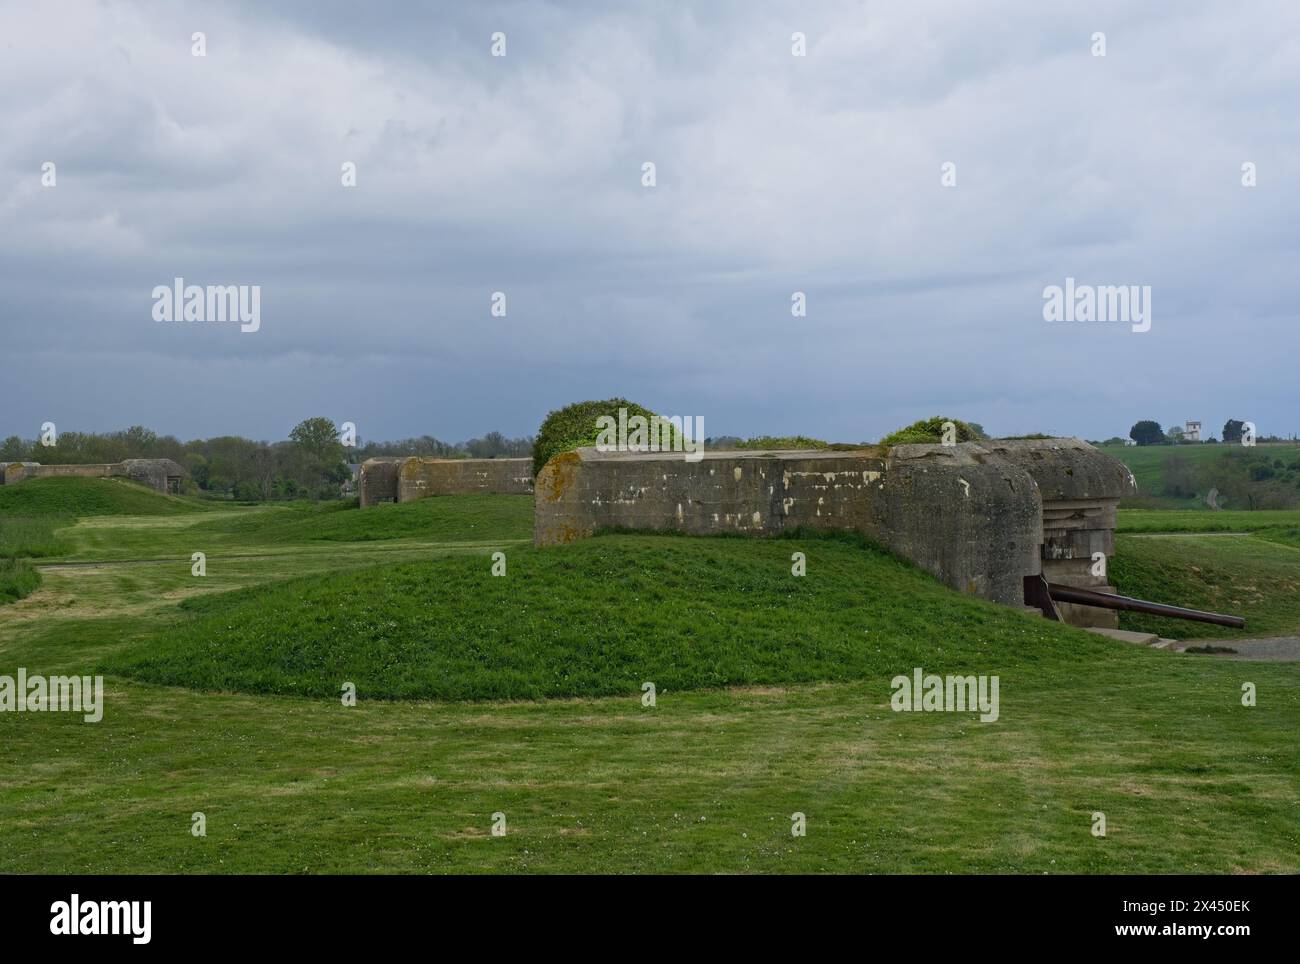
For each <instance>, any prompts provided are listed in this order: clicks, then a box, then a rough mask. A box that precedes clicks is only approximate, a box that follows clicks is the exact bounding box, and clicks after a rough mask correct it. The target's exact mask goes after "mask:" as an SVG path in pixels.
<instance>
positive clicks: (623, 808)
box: [0, 480, 1300, 873]
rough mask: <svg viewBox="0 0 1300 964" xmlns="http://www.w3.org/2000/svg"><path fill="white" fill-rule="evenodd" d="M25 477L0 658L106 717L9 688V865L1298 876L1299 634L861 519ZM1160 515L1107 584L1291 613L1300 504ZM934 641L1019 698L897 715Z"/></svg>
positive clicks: (1283, 617) (2, 807) (933, 651)
mask: <svg viewBox="0 0 1300 964" xmlns="http://www.w3.org/2000/svg"><path fill="white" fill-rule="evenodd" d="M79 481H81V482H83V483H84V482H88V481H89V480H79ZM90 484H94V483H93V482H91V483H90ZM38 485H39V483H38V482H27V483H23V484H22V485H20V486H17V487H15V488H14V489H13V491H15V492H20V491H21V490H22V489H24V488H27V487H29V486H30V487H31V488H29V489H28V492H27V493H25V494H24V495H23V498H22V500H21V509H22V513H21V515H20V514H19V513H18V512H17V511H16V510H15V508H14V505H15V504H16V503H17V502H18V499H17V497H15V496H11V497H10V498H11V500H13V501H12V502H11V503H9V504H7V505H0V532H3V531H5V530H4V522H5V520H8V519H15V518H23V519H27V520H37V521H36V522H25V523H23V524H22V526H21V527H20V526H14V527H13V528H12V530H11V533H12V536H11V540H12V541H11V546H12V547H13V549H12V551H13V555H15V556H16V557H17V558H19V559H20V560H22V561H23V564H24V566H35V567H39V569H40V571H41V576H42V580H43V581H42V583H41V585H40V587H39V588H37V589H35V591H33V592H31V594H30V595H27V596H26V598H22V599H17V600H16V601H12V602H9V603H7V604H3V602H4V601H3V600H0V674H13V673H15V672H16V670H17V668H18V667H24V668H25V669H26V670H27V672H28V673H29V674H32V673H42V674H47V675H50V674H56V673H78V674H91V673H102V674H103V675H104V676H105V678H106V679H105V689H106V692H105V711H104V717H103V720H102V721H101V722H99V723H95V724H88V723H84V722H83V721H82V719H81V717H80V716H79V715H76V714H68V713H22V714H17V713H3V714H0V741H3V746H4V747H5V749H6V753H4V754H3V755H0V872H6V873H14V872H19V873H21V872H37V871H39V872H90V873H132V872H141V873H159V872H204V873H273V872H276V873H278V872H284V873H320V872H340V873H343V872H356V873H374V872H420V873H427V872H446V871H451V872H466V873H473V872H492V871H518V872H614V873H628V872H655V871H659V872H681V871H692V872H724V873H749V872H772V871H778V872H779V871H790V872H829V871H843V872H863V873H865V872H878V873H890V872H921V873H948V872H986V873H1009V872H1017V873H1107V872H1117V873H1138V872H1141V873H1173V872H1192V873H1296V872H1297V871H1300V741H1297V740H1296V738H1295V735H1296V733H1297V732H1298V731H1300V664H1297V663H1262V662H1255V663H1247V662H1240V661H1234V660H1230V659H1225V658H1222V657H1217V656H1193V655H1185V654H1175V653H1169V652H1163V651H1155V650H1149V649H1144V648H1137V647H1133V646H1131V645H1127V644H1124V643H1117V642H1112V641H1110V640H1106V639H1103V638H1100V637H1097V636H1094V635H1092V634H1088V633H1084V632H1082V631H1079V630H1075V629H1072V628H1069V627H1065V626H1061V625H1057V624H1052V623H1049V622H1047V621H1045V620H1042V619H1041V618H1038V617H1035V616H1031V615H1027V614H1024V613H1021V612H1019V611H1016V610H1013V609H1010V608H1007V607H999V606H995V605H992V604H989V603H985V602H982V601H980V600H976V599H973V598H970V597H966V596H962V595H959V594H957V593H954V592H952V591H950V590H948V589H946V588H944V587H942V586H941V585H939V584H938V583H937V582H935V581H934V580H933V579H931V578H930V577H929V576H928V575H926V574H925V573H923V572H921V571H920V570H918V569H916V568H915V567H913V566H911V565H909V564H907V563H904V562H902V561H900V560H898V559H896V558H894V557H892V556H890V555H888V554H887V553H884V552H882V551H880V550H878V549H875V548H873V547H872V546H870V545H868V544H866V543H864V542H861V541H859V540H857V539H853V538H847V537H829V538H828V537H824V536H823V537H812V536H802V537H790V538H781V539H774V540H766V541H757V540H745V539H739V538H688V537H676V536H646V535H608V536H601V537H598V538H596V539H591V540H587V541H585V542H580V543H576V544H574V545H571V546H564V547H557V548H552V549H546V550H535V549H533V548H532V546H531V518H532V501H531V498H529V497H516V496H453V497H442V498H435V499H426V500H423V501H420V502H415V503H409V504H403V505H388V506H382V507H378V508H376V509H373V510H364V511H362V510H359V509H356V508H355V507H354V506H350V505H346V504H330V505H311V504H305V503H304V504H290V505H269V506H265V505H264V506H236V505H229V504H226V505H215V506H214V505H211V504H206V503H197V502H191V500H188V499H173V498H169V497H161V496H156V495H154V494H153V493H149V492H147V491H144V490H140V491H139V492H131V493H129V498H127V499H126V500H124V501H118V502H115V503H113V505H115V506H116V509H114V508H113V505H106V504H105V503H104V502H103V501H102V500H101V499H100V496H101V493H100V492H98V491H81V492H78V491H74V489H76V487H75V486H71V487H66V488H60V489H59V491H58V493H57V497H55V496H46V495H45V494H44V493H43V492H42V491H41V490H40V489H39V488H37V486H38ZM51 491H53V487H51ZM0 492H3V490H0ZM113 498H116V494H114V495H113ZM101 510H102V511H101ZM1206 514H1207V515H1212V516H1228V514H1227V513H1206ZM1148 515H1153V516H1154V515H1156V513H1154V512H1153V513H1148V514H1138V515H1129V514H1127V512H1125V513H1122V514H1121V519H1122V522H1121V526H1122V527H1123V528H1124V530H1125V531H1124V532H1122V533H1121V535H1120V537H1119V547H1118V550H1117V557H1116V560H1115V567H1114V571H1113V573H1112V575H1113V577H1114V579H1115V581H1116V582H1117V584H1118V585H1119V588H1120V590H1121V591H1122V592H1125V591H1127V592H1132V593H1134V594H1137V595H1148V596H1150V597H1151V598H1158V599H1162V600H1165V601H1171V602H1186V603H1187V604H1196V605H1202V606H1207V607H1208V606H1211V605H1215V606H1223V607H1228V608H1233V607H1236V608H1239V609H1241V610H1242V611H1244V612H1246V614H1247V617H1248V619H1249V620H1250V633H1251V634H1252V635H1254V634H1259V635H1274V634H1288V633H1289V634H1296V633H1300V607H1298V606H1297V604H1296V599H1298V598H1300V582H1298V578H1300V577H1298V576H1297V574H1298V573H1300V568H1298V566H1300V539H1297V538H1296V533H1297V532H1300V528H1297V526H1296V520H1294V519H1292V518H1290V517H1289V516H1285V517H1283V516H1277V517H1275V516H1274V514H1270V513H1267V512H1256V513H1241V515H1242V516H1250V517H1251V518H1250V519H1235V518H1229V519H1228V520H1227V521H1226V522H1225V523H1224V524H1226V525H1235V526H1237V527H1238V529H1237V531H1236V532H1235V533H1233V534H1228V535H1218V536H1214V535H1205V534H1202V533H1197V532H1195V531H1193V532H1184V533H1180V532H1178V531H1177V529H1178V527H1179V526H1187V525H1190V524H1191V523H1188V522H1186V521H1183V522H1179V521H1178V520H1175V521H1173V522H1171V523H1169V525H1170V526H1172V528H1171V529H1166V530H1163V531H1162V530H1160V529H1159V528H1158V527H1159V525H1160V523H1159V520H1158V519H1152V518H1148V517H1147V516H1148ZM1171 515H1176V513H1171ZM40 520H44V522H43V523H42V522H41V521H40ZM1248 526H1249V527H1248ZM23 545H26V546H27V547H28V548H34V549H37V550H40V554H38V553H36V552H28V553H24V552H22V551H21V547H22V546H23ZM795 550H798V551H802V552H804V553H805V554H806V556H807V575H806V576H803V577H795V576H793V575H791V572H790V565H791V553H792V552H794V551H795ZM196 551H201V552H204V553H205V555H206V572H207V574H206V576H202V577H198V576H194V575H192V574H191V555H192V553H193V552H196ZM494 552H503V553H504V554H505V560H506V574H505V575H504V576H494V575H492V565H493V560H492V558H491V554H492V553H494ZM1191 625H1193V624H1185V623H1180V624H1178V629H1177V631H1178V632H1180V633H1181V634H1182V635H1183V636H1186V635H1187V633H1186V632H1185V631H1184V630H1185V629H1186V627H1188V626H1191ZM1230 632H1231V631H1225V630H1222V629H1217V630H1216V633H1217V634H1219V635H1223V634H1225V633H1230ZM916 667H922V668H923V669H924V671H925V672H926V673H939V674H946V673H963V674H965V673H970V674H991V675H997V676H999V678H1000V681H1001V706H1000V713H999V718H998V720H997V721H996V722H990V723H982V722H980V721H979V719H978V714H977V713H973V712H972V713H900V712H893V711H892V710H891V708H890V695H891V688H890V681H891V679H892V678H893V677H894V676H895V675H897V674H910V673H911V672H912V671H913V669H914V668H916ZM646 683H653V684H654V690H655V701H654V704H653V705H646V702H645V698H644V686H645V684H646ZM1243 683H1252V684H1254V686H1255V687H1256V689H1257V693H1258V702H1257V705H1256V706H1254V707H1245V706H1243V705H1242V702H1241V692H1242V685H1243ZM345 684H351V685H353V686H355V689H356V696H357V700H356V705H355V706H347V705H344V702H345V701H344V700H343V699H342V698H341V694H342V693H343V692H345ZM1096 811H1102V812H1104V813H1105V814H1106V818H1107V824H1108V828H1109V829H1108V834H1107V836H1106V837H1105V838H1098V837H1094V836H1093V835H1092V833H1091V826H1092V815H1093V813H1094V812H1096ZM796 812H798V813H802V814H805V815H806V817H807V827H808V831H807V836H804V837H794V836H792V835H791V832H790V830H791V815H792V814H794V813H796ZM195 813H202V814H203V815H204V816H205V818H206V826H207V835H206V836H204V837H195V836H193V835H192V834H191V832H190V828H191V821H192V817H193V815H194V814H195ZM497 813H500V814H504V815H505V820H506V821H507V826H508V828H509V829H508V832H507V833H506V835H505V836H501V837H496V836H493V835H492V834H491V832H490V831H491V827H492V823H493V815H494V814H497Z"/></svg>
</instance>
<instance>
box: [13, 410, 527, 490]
mask: <svg viewBox="0 0 1300 964" xmlns="http://www.w3.org/2000/svg"><path fill="white" fill-rule="evenodd" d="M54 441H55V444H53V445H43V444H41V442H40V441H39V440H38V439H24V438H21V437H20V436H17V435H11V436H9V437H8V438H7V439H5V440H4V442H3V443H0V462H4V463H8V462H40V463H42V464H43V465H75V464H83V463H91V464H98V463H104V462H121V461H122V460H124V459H171V460H172V461H173V462H176V463H177V464H178V465H181V466H183V467H184V468H185V469H186V470H187V471H188V473H189V478H188V479H186V480H185V482H184V484H183V485H182V491H186V492H190V493H192V494H197V495H204V496H207V497H209V498H217V499H234V500H237V501H241V502H262V501H272V500H277V499H337V498H340V497H342V496H345V495H347V494H348V493H349V492H350V491H351V482H352V470H351V468H350V465H349V464H357V463H360V462H364V461H365V460H366V459H369V458H375V457H378V456H406V455H423V456H436V457H439V458H452V459H455V458H483V459H490V458H527V457H529V456H531V455H532V451H533V440H532V438H531V437H527V436H526V437H523V438H508V437H507V436H505V435H503V434H502V433H501V432H489V433H488V434H487V435H484V436H483V437H482V438H472V439H467V440H466V441H463V442H444V441H442V440H440V439H437V438H434V437H433V436H432V435H422V436H420V437H418V438H407V439H399V440H397V441H393V442H367V441H363V440H361V439H357V440H356V442H357V444H356V445H354V446H345V445H344V444H343V441H344V439H343V436H342V433H341V432H340V430H339V428H338V427H337V426H335V424H334V422H333V421H331V420H330V419H328V418H309V419H304V420H303V421H301V422H299V423H298V424H297V425H295V426H294V428H293V430H292V431H291V432H290V433H289V437H288V438H287V439H285V440H283V441H279V442H265V441H257V440H254V439H249V438H244V437H242V436H238V435H219V436H216V437H214V438H208V439H193V440H190V441H187V442H182V441H181V440H180V439H178V438H176V436H174V435H159V434H158V433H156V432H154V431H153V430H152V429H148V428H145V427H144V426H142V425H133V426H131V427H130V428H128V429H125V430H124V431H119V432H102V433H97V432H60V433H59V434H58V435H57V437H56V439H55V440H54Z"/></svg>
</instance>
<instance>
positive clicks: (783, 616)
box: [105, 536, 1109, 700]
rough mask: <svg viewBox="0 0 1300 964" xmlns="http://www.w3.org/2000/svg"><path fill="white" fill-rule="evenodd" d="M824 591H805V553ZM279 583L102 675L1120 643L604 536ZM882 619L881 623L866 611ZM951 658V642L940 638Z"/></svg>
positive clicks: (867, 572) (496, 672)
mask: <svg viewBox="0 0 1300 964" xmlns="http://www.w3.org/2000/svg"><path fill="white" fill-rule="evenodd" d="M794 548H799V549H800V550H802V551H804V552H806V553H807V555H808V565H809V567H810V568H811V569H813V570H815V576H810V577H806V578H796V577H794V576H792V575H791V574H790V553H791V551H792V550H793V549H794ZM507 566H508V568H507V575H506V576H504V577H495V576H492V575H491V574H490V566H489V563H488V562H487V561H486V560H484V559H482V558H468V557H457V558H446V559H440V560H436V561H434V562H431V563H420V564H406V565H398V566H385V567H383V568H379V569H365V570H359V571H354V572H349V573H343V574H339V575H334V576H327V577H323V578H319V577H318V578H311V579H304V580H295V581H292V582H282V583H278V584H276V585H274V586H270V587H265V588H256V589H251V590H247V591H245V592H242V593H239V594H236V595H233V596H219V597H210V596H209V597H204V598H203V599H201V600H196V601H194V602H192V603H189V604H187V605H186V608H187V609H189V610H191V611H192V612H194V613H195V614H196V616H197V618H195V619H194V620H193V622H192V623H190V624H188V625H186V626H185V627H184V628H182V629H181V630H179V631H169V632H167V633H165V634H163V635H161V636H160V637H157V638H147V639H144V640H142V641H141V642H140V643H139V644H138V646H136V647H135V648H134V649H132V650H131V651H130V652H129V653H127V654H125V655H123V656H121V657H119V658H118V659H116V660H114V661H111V662H110V663H109V664H108V665H107V666H106V667H105V669H106V671H109V672H113V673H116V674H119V675H128V676H132V677H134V678H136V679H140V680H145V681H150V682H158V683H165V684H169V685H182V686H190V687H194V688H198V689H205V690H225V691H232V690H234V691H243V692H269V693H280V694H297V695H303V696H318V697H329V696H333V695H335V694H337V693H338V692H339V687H340V685H341V683H343V682H344V681H351V682H353V683H355V684H356V685H357V687H358V689H359V690H361V691H363V692H365V693H366V694H367V695H368V696H370V697H372V698H380V699H444V700H446V699H454V700H460V699H469V700H485V699H541V698H553V697H570V696H605V695H614V694H626V693H634V692H638V691H639V689H640V687H641V684H642V683H643V682H644V681H646V680H651V681H654V682H655V684H656V685H657V686H660V687H664V688H667V689H670V690H673V691H678V690H687V689H699V688H702V687H717V686H734V685H751V684H788V683H806V682H816V681H822V680H850V679H865V678H869V677H872V676H880V675H888V676H891V677H892V676H893V675H895V674H896V673H899V672H905V671H909V670H910V669H911V667H913V666H917V665H921V664H922V663H923V662H925V661H926V660H927V658H928V659H929V661H930V662H931V663H941V666H937V667H936V668H943V669H947V670H952V671H955V670H958V669H971V670H974V669H975V668H976V667H981V666H982V667H985V668H986V669H987V666H988V662H989V661H990V660H996V662H997V664H998V665H999V666H1001V667H1003V668H1005V669H1007V670H1012V669H1013V667H1019V668H1023V667H1025V666H1029V665H1033V664H1034V663H1035V662H1036V661H1038V660H1041V659H1044V658H1046V657H1047V656H1049V655H1053V656H1055V657H1057V658H1061V657H1067V658H1069V659H1077V660H1080V661H1082V660H1087V659H1091V658H1093V657H1095V656H1096V655H1098V654H1099V653H1101V652H1103V651H1105V650H1108V649H1109V644H1107V643H1106V642H1105V641H1102V640H1098V639H1095V638H1093V637H1088V636H1083V635H1082V634H1079V633H1075V632H1071V631H1068V630H1062V629H1060V628H1059V627H1056V626H1053V625H1051V624H1050V623H1048V622H1046V621H1044V620H1031V619H1026V618H1025V617H1024V616H1023V615H1022V614H1021V613H1019V612H1016V611H1014V610H1012V609H1009V608H1006V607H1001V606H995V605H992V604H988V603H984V602H981V601H979V600H976V599H973V598H970V597H964V596H960V595H958V594H956V593H953V592H950V591H948V590H946V589H944V588H942V587H941V586H940V585H938V584H937V583H936V582H935V581H934V580H932V579H930V578H929V577H928V576H926V575H923V574H922V573H921V572H920V571H919V570H917V569H915V568H914V567H912V566H910V565H907V564H905V563H902V562H900V561H898V560H896V559H894V558H892V557H890V556H887V555H885V554H884V553H881V552H879V551H876V550H872V549H868V548H865V547H864V546H862V545H861V544H857V543H855V542H853V541H850V540H843V539H825V538H823V539H810V540H807V541H803V540H800V541H795V540H779V541H775V542H757V543H756V542H754V541H752V540H742V539H687V538H680V537H672V536H604V537H601V538H598V539H592V540H587V541H584V542H580V543H578V544H576V545H573V546H568V547H564V548H562V549H557V550H551V551H536V550H532V549H520V550H517V551H512V552H511V553H509V554H508V557H507ZM866 613H870V618H869V619H864V614H866ZM940 640H941V641H942V643H940V644H938V645H936V642H937V641H940Z"/></svg>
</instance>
